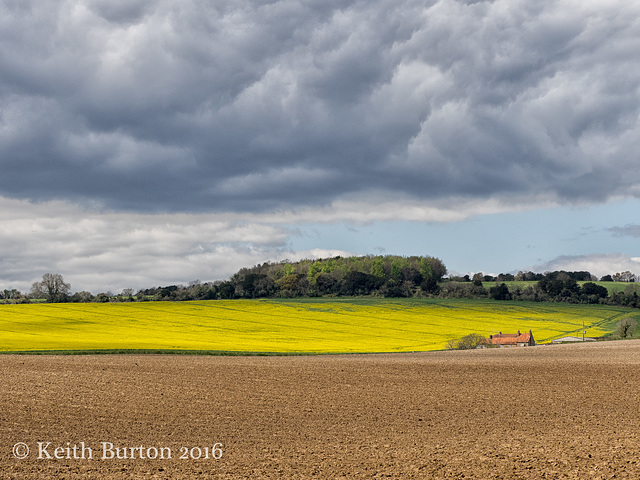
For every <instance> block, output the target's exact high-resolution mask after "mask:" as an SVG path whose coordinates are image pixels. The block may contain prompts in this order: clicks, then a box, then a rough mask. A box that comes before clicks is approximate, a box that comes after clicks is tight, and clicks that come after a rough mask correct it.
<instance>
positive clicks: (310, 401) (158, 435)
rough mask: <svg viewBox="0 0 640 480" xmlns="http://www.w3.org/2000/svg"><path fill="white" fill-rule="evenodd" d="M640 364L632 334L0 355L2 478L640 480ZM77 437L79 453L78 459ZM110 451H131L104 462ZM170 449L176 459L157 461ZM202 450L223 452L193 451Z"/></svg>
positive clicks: (638, 349)
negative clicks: (297, 350)
mask: <svg viewBox="0 0 640 480" xmlns="http://www.w3.org/2000/svg"><path fill="white" fill-rule="evenodd" d="M639 364H640V342H638V341H623V342H603V343H592V344H580V345H554V346H540V347H533V348H521V349H508V350H507V349H502V350H483V351H479V350H478V351H469V352H432V353H423V354H393V355H391V354H390V355H352V356H311V357H193V356H129V355H122V356H110V355H105V356H0V369H1V370H0V371H1V374H0V375H1V376H0V382H1V385H0V386H1V387H2V388H1V389H0V405H1V407H2V408H1V411H0V449H1V451H0V478H2V479H16V480H26V479H67V480H70V479H94V478H95V479H103V478H105V479H123V478H127V479H129V478H131V479H133V478H136V479H139V478H159V479H183V478H189V479H191V478H193V479H196V478H197V479H200V478H228V479H235V478H242V479H244V478H256V479H259V478H283V479H297V478H318V479H330V478H331V479H333V478H399V479H400V478H402V479H405V478H482V479H485V478H576V479H585V478H613V477H615V478H634V479H635V478H640V408H639V406H640V375H639V374H638V370H639ZM18 442H24V443H25V444H26V445H27V446H28V447H29V449H30V451H29V455H28V456H27V458H25V459H17V458H15V456H14V450H13V446H14V445H15V444H16V443H18ZM38 442H41V443H40V445H39V444H38ZM102 442H105V446H104V447H103V443H102ZM216 443H220V444H221V446H220V445H217V446H215V444H216ZM111 444H113V448H112V447H111V446H110V445H111ZM214 446H215V447H216V448H218V447H221V450H214ZM74 447H75V452H74V450H73V449H74ZM82 447H84V450H83V452H84V456H85V458H84V459H82V458H74V457H79V456H81V455H82V451H81V450H82ZM116 447H118V448H120V449H121V450H120V451H119V452H120V454H121V455H122V454H123V452H124V453H126V454H127V455H128V456H132V457H134V458H127V459H117V458H108V457H110V456H111V455H112V454H113V455H116V452H117V451H116ZM181 447H184V448H181ZM123 448H126V449H127V450H126V451H124V450H122V449H123ZM89 449H91V454H92V458H88V456H89ZM105 449H106V450H105ZM168 449H170V450H171V455H172V458H171V459H169V458H165V459H160V458H156V459H150V458H147V457H153V456H154V455H156V456H158V457H159V456H161V452H162V453H163V454H164V455H165V456H167V455H168ZM207 449H208V450H207ZM185 452H186V456H187V458H186V459H181V458H179V457H180V456H181V455H183V454H185ZM207 452H208V454H209V456H211V455H215V456H219V454H220V452H221V453H222V457H221V458H219V459H214V458H209V459H202V458H200V459H195V458H192V457H198V456H201V457H202V456H205V454H206V453H207ZM15 453H16V454H18V455H24V454H25V449H24V446H18V447H16V451H15ZM39 456H40V457H41V458H38V457H39ZM49 456H50V457H51V458H47V457H49ZM56 456H57V457H58V458H56ZM103 456H106V457H107V458H103Z"/></svg>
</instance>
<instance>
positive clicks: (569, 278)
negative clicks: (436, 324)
mask: <svg viewBox="0 0 640 480" xmlns="http://www.w3.org/2000/svg"><path fill="white" fill-rule="evenodd" d="M623 273H624V274H615V275H614V276H613V277H612V276H610V275H606V276H604V277H602V278H601V279H600V281H604V282H607V281H614V280H613V278H614V277H615V278H619V279H620V278H624V280H617V281H623V282H628V283H629V285H628V286H627V287H626V288H625V289H624V290H622V291H618V292H614V293H611V294H609V291H608V289H607V288H606V287H604V286H602V285H598V284H597V283H595V281H597V277H595V276H593V275H591V274H590V273H589V272H584V271H581V272H567V271H563V270H561V271H555V272H546V273H544V274H541V273H532V272H527V273H523V272H520V273H519V274H517V275H511V274H507V275H504V274H501V275H498V276H497V277H494V276H486V275H483V274H482V273H477V274H475V275H474V276H473V277H472V278H470V277H469V276H465V277H454V278H451V279H450V281H449V282H446V283H443V284H442V286H441V289H440V293H439V296H440V297H444V298H491V299H494V300H522V301H531V302H565V303H584V304H588V303H599V304H606V305H618V306H624V307H632V308H640V295H639V293H640V285H638V284H636V283H635V282H636V280H637V277H635V276H634V275H631V276H629V275H627V274H628V273H630V272H623ZM524 281H526V282H534V281H535V282H536V283H533V284H531V285H520V284H518V283H517V282H524ZM487 282H493V283H494V285H493V286H490V287H489V288H486V286H485V285H486V283H487ZM505 282H514V283H512V284H510V285H507V283H505ZM578 282H583V283H582V285H581V284H579V283H578Z"/></svg>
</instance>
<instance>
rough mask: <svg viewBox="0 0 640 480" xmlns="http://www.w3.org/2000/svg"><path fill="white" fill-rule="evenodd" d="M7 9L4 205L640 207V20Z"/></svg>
mask: <svg viewBox="0 0 640 480" xmlns="http://www.w3.org/2000/svg"><path fill="white" fill-rule="evenodd" d="M1 5H2V10H1V11H2V13H1V14H0V72H1V73H0V168H1V169H2V171H3V175H2V176H1V177H0V195H5V196H10V197H14V198H25V199H32V200H38V201H40V200H49V199H65V200H70V201H74V202H79V203H83V204H92V205H100V206H102V207H104V208H106V209H114V210H118V209H123V210H130V211H136V210H139V211H156V212H158V211H159V212H162V211H165V212H171V211H183V212H186V211H194V212H206V211H234V210H235V211H256V212H259V211H266V210H278V209H292V208H298V207H300V206H308V205H328V204H331V203H332V202H335V201H336V200H340V199H344V198H351V199H353V198H357V197H358V195H361V196H362V198H370V195H371V193H372V192H376V191H377V192H380V194H381V196H385V197H393V196H394V195H398V196H402V197H403V198H406V197H410V198H412V199H415V200H417V201H425V202H433V201H441V200H443V199H447V198H453V197H456V198H460V197H466V198H478V199H480V198H484V199H486V198H501V197H503V198H506V199H508V198H511V197H513V196H518V197H523V196H527V195H537V196H540V195H543V194H546V195H547V196H549V197H551V198H559V199H562V200H563V201H575V200H601V199H604V198H607V197H609V196H610V195H613V194H616V195H633V194H634V193H636V194H637V192H638V191H639V184H640V173H639V172H640V170H638V168H637V164H638V158H637V153H636V152H638V151H640V149H639V148H638V147H640V145H639V143H640V140H639V139H640V135H638V134H639V133H640V132H639V130H640V124H639V123H638V122H639V120H638V119H639V114H640V93H639V92H640V89H639V87H640V68H638V67H637V65H636V63H637V62H635V58H636V56H637V51H639V49H640V40H639V39H640V31H639V28H640V27H638V25H640V22H638V19H640V7H638V6H636V5H635V4H633V3H619V4H614V3H605V4H590V3H585V4H581V5H576V4H575V3H574V2H568V1H560V2H551V1H547V0H545V1H541V2H533V3H532V2H525V1H523V0H518V1H506V0H496V1H493V2H488V1H485V2H459V1H454V0H443V1H435V0H434V1H430V2H419V1H408V2H402V3H398V2H395V1H390V0H375V1H372V2H364V1H362V2H348V1H340V0H333V1H315V2H300V1H298V0H283V1H280V2H259V1H250V0H226V1H220V2H207V1H204V0H187V1H184V2H180V3H175V2H169V1H168V0H157V1H154V2H141V1H140V2H137V1H131V2H121V1H117V2H116V1H109V2H107V1H103V0H93V1H89V0H87V1H74V0H67V1H62V0H61V1H59V2H47V3H44V4H43V3H41V2H40V3H37V2H35V1H26V2H10V1H8V0H3V1H1ZM614 166H615V167H614Z"/></svg>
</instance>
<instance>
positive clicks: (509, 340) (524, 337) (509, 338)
mask: <svg viewBox="0 0 640 480" xmlns="http://www.w3.org/2000/svg"><path fill="white" fill-rule="evenodd" d="M489 340H490V341H491V344H492V345H497V346H499V347H533V346H534V345H535V344H536V341H535V340H534V339H533V333H531V330H529V332H528V333H520V330H518V333H502V332H500V333H499V334H498V335H490V336H489Z"/></svg>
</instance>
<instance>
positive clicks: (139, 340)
mask: <svg viewBox="0 0 640 480" xmlns="http://www.w3.org/2000/svg"><path fill="white" fill-rule="evenodd" d="M625 316H632V317H636V318H640V314H639V313H638V312H637V311H633V310H629V309H624V308H615V307H604V306H597V305H594V306H590V305H564V304H557V303H535V304H534V303H525V302H497V301H491V300H422V299H400V300H391V299H361V300H357V299H356V300H354V299H305V300H228V301H215V300H214V301H192V302H175V303H174V302H139V303H106V304H101V303H81V304H71V303H65V304H31V305H0V351H5V352H6V351H34V350H111V349H115V350H122V349H163V350H213V351H229V352H265V353H275V352H279V353H338V352H349V353H351V352H407V351H427V350H439V349H443V348H445V346H446V344H447V341H448V340H450V339H453V338H460V337H462V336H464V335H466V334H469V333H479V334H481V335H486V336H488V335H490V334H493V333H497V332H499V331H502V332H515V331H517V330H529V329H531V330H532V331H533V334H534V337H535V339H536V341H537V342H539V343H541V342H548V341H550V340H552V339H554V338H558V337H562V336H565V335H570V334H573V335H579V334H580V331H581V329H582V322H583V320H584V322H585V325H586V328H587V335H588V336H601V335H604V334H606V333H607V332H610V331H611V330H612V329H613V325H614V324H615V322H616V321H617V320H619V319H620V318H624V317H625Z"/></svg>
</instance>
